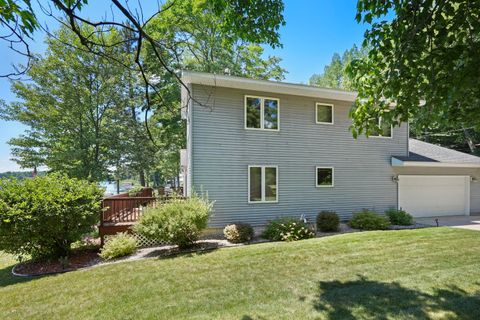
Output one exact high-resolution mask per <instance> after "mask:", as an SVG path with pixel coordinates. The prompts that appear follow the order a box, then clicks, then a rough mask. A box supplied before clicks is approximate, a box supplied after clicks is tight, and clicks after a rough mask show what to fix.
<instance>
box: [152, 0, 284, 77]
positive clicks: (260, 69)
mask: <svg viewBox="0 0 480 320" xmlns="http://www.w3.org/2000/svg"><path fill="white" fill-rule="evenodd" d="M172 4H173V5H172ZM163 7H164V8H168V10H165V11H164V12H163V13H162V14H161V15H158V16H157V17H156V18H155V19H153V20H152V21H151V22H150V23H149V24H148V26H147V29H148V30H149V31H150V32H151V34H153V35H154V37H155V38H160V37H162V38H165V41H166V42H168V43H176V45H175V46H172V52H171V53H170V54H171V56H173V57H176V58H177V59H176V60H177V61H175V62H176V63H180V67H181V68H182V69H187V70H195V71H203V72H210V73H219V74H223V73H224V72H225V70H226V69H228V70H229V73H230V74H232V75H237V76H246V77H250V78H257V79H276V80H282V79H283V78H284V73H285V70H284V69H283V68H281V67H280V66H279V62H280V61H281V59H280V58H278V57H270V56H269V57H267V58H264V57H263V53H264V49H263V48H262V46H261V45H262V44H268V45H270V46H273V47H276V46H279V45H280V42H279V33H278V30H279V27H280V26H281V25H283V24H284V23H285V21H284V19H283V8H284V5H283V2H282V1H281V0H269V1H267V2H265V1H261V0H254V1H246V2H241V1H240V2H238V1H224V0H215V1H204V0H185V1H181V2H178V1H175V0H169V1H167V2H166V3H165V4H164V6H163ZM242 13H245V15H242ZM240 17H241V18H240ZM147 57H149V56H148V55H147ZM152 59H153V60H156V56H154V57H152ZM178 60H179V61H178ZM152 63H153V64H154V65H155V64H158V61H153V62H152ZM159 69H160V68H156V69H155V70H156V71H155V72H156V73H158V70H159ZM167 79H168V77H167Z"/></svg>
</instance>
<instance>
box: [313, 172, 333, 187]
mask: <svg viewBox="0 0 480 320" xmlns="http://www.w3.org/2000/svg"><path fill="white" fill-rule="evenodd" d="M316 171H317V172H316V173H317V187H333V168H332V167H317V168H316Z"/></svg>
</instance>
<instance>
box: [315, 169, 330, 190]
mask: <svg viewBox="0 0 480 320" xmlns="http://www.w3.org/2000/svg"><path fill="white" fill-rule="evenodd" d="M318 169H332V184H331V185H320V184H318ZM315 186H316V187H317V188H333V187H334V186H335V168H334V167H324V166H318V167H315Z"/></svg>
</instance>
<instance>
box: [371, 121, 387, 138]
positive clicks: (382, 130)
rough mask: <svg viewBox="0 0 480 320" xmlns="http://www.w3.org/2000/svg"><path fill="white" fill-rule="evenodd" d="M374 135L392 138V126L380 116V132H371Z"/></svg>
mask: <svg viewBox="0 0 480 320" xmlns="http://www.w3.org/2000/svg"><path fill="white" fill-rule="evenodd" d="M371 136H372V137H381V138H391V137H392V126H391V125H389V124H387V123H383V121H382V118H381V117H380V118H378V134H371Z"/></svg>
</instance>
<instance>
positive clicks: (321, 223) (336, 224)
mask: <svg viewBox="0 0 480 320" xmlns="http://www.w3.org/2000/svg"><path fill="white" fill-rule="evenodd" d="M317 229H318V230H319V231H321V232H335V231H338V230H339V229H340V219H339V218H338V215H337V214H336V213H335V211H322V212H320V213H319V214H318V216H317Z"/></svg>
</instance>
